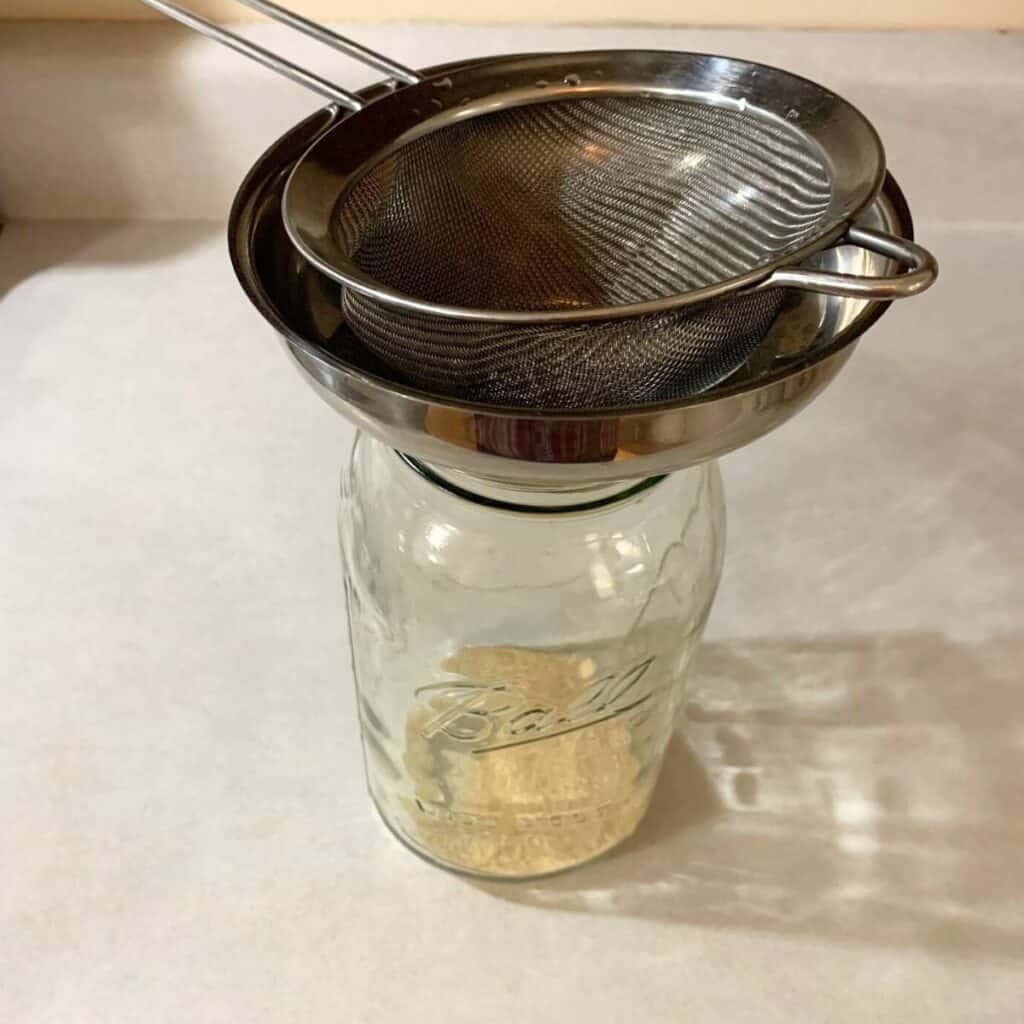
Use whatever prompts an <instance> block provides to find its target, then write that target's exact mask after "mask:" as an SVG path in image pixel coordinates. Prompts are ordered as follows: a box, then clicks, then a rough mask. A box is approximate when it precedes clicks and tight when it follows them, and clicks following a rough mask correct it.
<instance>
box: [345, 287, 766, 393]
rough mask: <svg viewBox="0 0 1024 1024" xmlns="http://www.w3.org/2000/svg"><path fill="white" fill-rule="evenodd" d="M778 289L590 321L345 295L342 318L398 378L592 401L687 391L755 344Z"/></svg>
mask: <svg viewBox="0 0 1024 1024" xmlns="http://www.w3.org/2000/svg"><path fill="white" fill-rule="evenodd" d="M784 295H785V292H784V291H783V290H782V289H780V288H771V289H767V290H765V291H758V292H748V293H746V294H743V295H737V296H734V297H729V298H725V299H719V300H717V301H715V302H711V303H708V304H706V305H704V306H700V307H697V308H695V309H692V310H683V311H679V312H677V311H673V312H670V313H656V314H652V315H648V316H642V317H630V318H626V319H622V320H607V321H599V322H597V323H578V324H559V325H553V326H533V325H526V326H524V325H521V324H481V323H475V322H466V321H463V320H453V319H444V318H441V317H435V316H429V315H423V314H418V313H408V312H406V311H404V310H396V309H395V308H394V307H389V306H386V305H384V304H383V303H379V302H376V301H374V300H373V299H368V298H367V297H366V296H364V295H361V294H360V293H358V292H355V291H352V290H347V291H346V292H345V293H344V298H343V307H344V312H345V316H346V318H347V319H348V322H349V325H350V326H351V328H352V329H353V331H355V333H356V334H357V335H358V336H359V337H360V338H361V339H362V341H363V343H364V344H365V345H366V347H367V348H368V349H369V350H370V351H371V352H373V353H374V354H375V355H376V356H378V357H379V358H380V359H381V360H383V361H384V362H385V363H386V364H387V365H388V366H389V367H391V368H392V369H393V370H394V371H395V372H396V373H397V374H398V375H400V376H401V378H403V379H404V380H405V381H406V382H407V383H409V384H411V385H413V386H414V387H421V388H425V389H426V390H428V391H431V392H434V393H436V394H443V395H448V396H449V397H452V398H463V399H467V400H470V401H475V402H483V403H486V404H491V405H502V406H516V407H523V408H536V409H574V410H582V409H599V408H609V407H611V406H621V405H636V404H641V403H644V402H657V401H667V400H669V399H673V398H682V397H685V396H687V395H691V394H696V393H697V392H700V391H703V390H704V389H705V388H709V387H711V386H712V385H713V384H715V383H717V382H718V381H719V380H721V379H722V378H723V377H726V376H728V374H729V373H731V372H732V371H733V370H734V369H736V367H738V366H739V365H740V364H741V363H743V362H744V361H745V360H746V358H747V357H748V356H749V355H750V354H751V352H753V351H754V349H755V348H756V347H757V346H758V344H759V343H760V342H761V339H762V338H763V337H764V336H765V334H766V333H767V332H768V328H769V327H771V324H772V321H773V320H774V319H775V316H776V315H777V313H778V311H779V308H780V306H781V305H782V300H783V298H784Z"/></svg>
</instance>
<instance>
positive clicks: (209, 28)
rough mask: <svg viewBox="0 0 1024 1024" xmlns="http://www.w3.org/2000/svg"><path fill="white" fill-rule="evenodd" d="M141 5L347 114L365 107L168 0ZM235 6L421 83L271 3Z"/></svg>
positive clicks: (258, 0)
mask: <svg viewBox="0 0 1024 1024" xmlns="http://www.w3.org/2000/svg"><path fill="white" fill-rule="evenodd" d="M142 3H144V4H147V5H148V6H150V7H152V8H153V9H154V10H157V11H159V12H160V13H161V14H166V15H167V17H168V18H173V19H174V20H175V21H180V22H181V24H182V25H186V26H187V27H188V28H190V29H193V30H194V31H196V32H198V33H200V35H204V36H206V37H207V38H208V39H213V40H214V41H215V42H218V43H220V44H221V45H222V46H227V47H228V48H229V49H232V50H234V51H235V52H236V53H240V54H242V55H243V56H245V57H248V58H249V59H250V60H254V61H256V63H257V64H262V65H263V66H264V67H266V68H270V69H271V70H272V71H276V72H277V73H278V74H280V75H284V77H285V78H287V79H290V80H291V81H293V82H297V83H298V84H299V85H303V86H305V87H306V88H307V89H311V90H312V91H313V92H315V93H319V94H320V95H321V96H326V97H327V98H328V99H329V100H333V101H334V102H335V103H339V104H341V106H343V107H348V108H349V110H361V109H362V108H363V106H364V105H365V104H364V102H363V100H361V99H360V98H359V97H358V96H357V95H356V94H355V93H353V92H349V90H348V89H343V88H342V87H341V86H340V85H336V84H335V83H334V82H329V81H328V80H327V79H326V78H321V77H320V75H317V74H314V73H313V72H312V71H308V70H307V69H306V68H304V67H300V66H299V65H298V64H294V63H293V62H292V61H290V60H286V59H285V58H284V57H281V56H279V55H278V54H276V53H273V52H272V51H271V50H267V49H265V48H264V47H262V46H257V45H256V43H251V42H249V40H248V39H243V38H242V36H240V35H237V34H236V33H234V32H229V31H228V30H227V29H225V28H221V27H220V25H217V24H215V23H214V22H212V21H208V20H207V19H206V18H201V17H200V16H199V15H198V14H193V13H192V12H191V11H188V10H186V9H185V8H184V7H180V6H178V4H176V3H171V2H170V0H142ZM238 3H240V4H243V5H244V6H246V7H251V8H252V9H253V10H254V11H259V12H260V13H261V14H265V15H267V17H269V18H273V19H274V21H278V22H280V23H281V24H282V25H287V26H288V27H289V28H293V29H295V30H296V31H298V32H301V33H303V35H307V36H310V37H311V38H313V39H316V40H317V41H318V42H321V43H324V44H326V45H327V46H330V47H332V48H333V49H335V50H338V51H340V52H341V53H344V54H347V55H348V56H349V57H354V58H355V59H356V60H358V61H359V62H360V63H362V64H366V65H367V66H369V67H371V68H376V69H377V70H378V71H383V72H384V73H385V74H387V75H390V76H391V77H392V78H397V79H398V80H399V81H401V82H405V83H406V84H407V85H413V84H415V83H416V82H419V81H421V78H420V76H419V75H418V74H416V72H415V71H412V70H410V69H409V68H407V67H405V66H404V65H402V64H397V63H395V61H393V60H391V59H390V58H389V57H385V56H384V55H383V54H381V53H377V52H376V51H375V50H370V49H368V48H367V47H365V46H363V45H362V44H360V43H357V42H356V41H355V40H353V39H347V38H346V37H345V36H341V35H338V33H337V32H332V31H331V30H330V29H329V28H325V27H324V26H323V25H318V24H317V23H316V22H315V21H310V20H309V19H308V18H304V17H303V16H302V15H301V14H296V13H295V12H294V11H289V10H288V9H287V8H285V7H281V6H279V5H278V4H275V3H271V2H270V0H238Z"/></svg>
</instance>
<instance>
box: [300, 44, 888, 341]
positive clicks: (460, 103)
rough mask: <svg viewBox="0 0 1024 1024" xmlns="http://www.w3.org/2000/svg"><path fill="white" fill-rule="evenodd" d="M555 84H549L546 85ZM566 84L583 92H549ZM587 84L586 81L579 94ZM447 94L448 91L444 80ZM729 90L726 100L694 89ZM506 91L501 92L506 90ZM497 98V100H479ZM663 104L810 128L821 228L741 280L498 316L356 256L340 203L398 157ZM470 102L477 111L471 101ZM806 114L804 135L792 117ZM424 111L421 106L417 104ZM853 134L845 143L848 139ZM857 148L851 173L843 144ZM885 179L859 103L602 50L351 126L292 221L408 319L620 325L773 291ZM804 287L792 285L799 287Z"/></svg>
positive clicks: (484, 79)
mask: <svg viewBox="0 0 1024 1024" xmlns="http://www.w3.org/2000/svg"><path fill="white" fill-rule="evenodd" d="M544 76H549V77H548V78H545V77H544ZM559 76H561V77H562V78H563V79H564V78H565V77H566V76H569V77H572V78H573V84H565V83H564V82H563V84H561V85H559V84H555V85H551V84H547V85H545V86H544V87H542V88H541V87H538V86H537V85H536V84H535V83H536V81H537V80H539V79H543V80H544V81H547V82H550V80H552V79H556V78H558V77H559ZM576 78H578V79H579V82H578V84H577V82H576ZM442 81H443V82H445V83H450V84H446V85H445V87H444V88H443V89H441V88H439V85H438V83H439V82H442ZM702 81H708V82H718V83H721V87H720V89H719V90H717V91H715V90H710V89H706V88H705V89H699V88H695V87H694V83H697V84H699V83H700V82H702ZM495 82H497V83H499V88H498V90H497V91H496V92H495V91H488V90H491V89H492V88H493V86H494V83H495ZM480 90H484V91H485V95H484V96H482V97H480V96H474V93H478V92H480ZM727 90H728V91H727ZM439 94H443V95H444V96H445V97H446V99H445V102H448V103H450V105H449V106H448V107H446V109H445V110H443V111H441V112H439V113H435V114H433V115H432V116H428V117H424V116H422V115H421V113H420V112H421V110H422V109H423V107H424V106H426V105H427V103H428V102H429V101H430V100H436V98H437V96H438V95H439ZM627 94H629V95H636V94H643V95H651V96H660V97H668V98H675V99H679V100H681V101H693V100H694V99H698V98H699V99H700V100H701V101H702V102H708V103H712V104H713V105H715V106H719V107H726V108H732V109H735V110H737V111H740V110H745V111H746V112H747V113H751V112H755V111H756V112H757V114H758V116H762V117H764V118H770V119H774V120H775V121H777V122H779V123H784V124H786V125H787V126H788V128H789V129H790V130H798V131H799V132H800V134H802V135H803V137H804V140H805V141H806V142H807V143H808V144H809V145H811V146H813V147H815V148H816V149H817V150H818V151H819V153H820V154H821V156H822V160H823V163H824V165H825V166H826V167H827V169H828V171H829V174H830V181H831V184H832V196H831V201H830V204H829V207H828V209H827V210H826V211H825V213H824V214H823V215H822V218H821V221H820V230H818V231H816V232H815V233H814V234H813V235H812V236H811V237H810V238H809V239H808V241H807V242H805V243H804V244H802V245H801V246H799V247H798V248H795V249H793V250H791V251H789V252H786V253H783V254H782V255H779V256H776V257H774V258H770V259H768V260H766V261H764V262H763V263H760V264H758V265H756V266H753V267H751V268H750V269H749V270H747V271H745V272H744V273H742V274H739V275H736V276H734V277H731V278H728V279H724V280H722V281H718V282H714V283H713V284H710V285H706V286H704V287H701V288H697V289H693V290H691V291H688V292H684V293H679V294H675V295H669V296H663V297H659V298H656V299H651V300H647V301H644V302H637V303H631V304H627V305H619V306H592V307H585V308H582V309H581V308H575V309H569V310H565V309H560V310H549V309H547V310H516V311H511V310H503V309H502V310H494V309H476V308H470V307H463V306H458V305H451V304H444V303H436V302H430V301H426V300H423V299H420V298H419V297H417V296H414V295H408V294H406V293H404V292H401V291H399V290H397V289H394V288H391V287H389V286H388V285H386V284H384V283H383V282H381V281H378V280H377V279H375V278H373V277H372V276H371V275H368V274H367V273H365V272H364V271H363V270H362V269H361V268H359V267H358V266H356V265H355V264H354V263H353V262H352V260H351V259H349V258H348V257H347V255H346V254H345V252H344V251H343V249H342V248H341V246H340V245H339V244H338V240H337V238H336V236H335V233H334V229H333V222H334V219H335V218H334V211H335V209H336V206H337V202H338V199H339V197H340V196H342V195H343V194H344V193H345V191H346V190H347V189H348V188H350V187H351V185H352V183H353V182H354V181H356V180H358V178H359V177H361V176H362V175H363V174H365V173H366V172H367V170H368V169H369V168H370V167H372V166H374V165H375V164H376V163H378V162H379V161H380V160H381V159H384V158H386V156H387V155H389V154H390V153H391V152H393V151H394V149H395V148H398V147H400V146H402V145H405V144H407V143H408V142H411V141H413V140H414V139H415V138H417V137H420V136H421V135H423V134H425V133H427V132H430V131H436V130H440V129H442V128H444V127H446V126H448V125H450V124H453V123H456V122H457V121H460V120H463V119H465V118H467V117H475V116H481V115H483V114H486V113H489V112H493V111H494V110H498V109H507V108H508V107H511V106H519V105H523V104H525V103H543V102H549V101H551V100H561V99H579V98H592V97H595V96H608V95H627ZM466 100H468V102H464V101H466ZM794 103H796V104H798V105H800V106H802V107H803V113H802V115H801V116H802V118H803V121H804V123H803V124H802V125H800V126H799V128H796V127H795V126H794V124H793V123H792V122H790V121H788V120H787V119H786V118H785V117H784V113H785V111H786V110H789V109H797V108H796V107H794V106H793V104H794ZM416 104H420V105H419V106H417V105H416ZM844 133H845V134H844ZM844 142H849V143H850V144H851V152H847V153H846V157H847V158H848V159H847V163H848V164H850V166H842V165H841V164H842V159H843V155H844V150H843V143H844ZM884 174H885V153H884V149H883V146H882V143H881V140H880V139H879V137H878V134H877V132H876V131H875V129H874V127H873V126H872V125H871V123H870V121H868V119H867V118H866V117H865V116H864V115H863V114H862V113H861V112H860V111H859V110H858V109H857V108H856V107H855V106H853V105H852V104H851V103H849V101H847V100H845V99H843V98H841V97H839V96H837V95H836V94H834V93H832V92H830V91H829V90H827V89H825V88H824V87H823V86H821V85H819V84H818V83H815V82H813V81H811V80H810V79H807V78H803V77H802V76H799V75H794V74H793V73H792V72H789V71H786V70H783V69H780V68H776V67H772V66H771V65H767V64H758V63H755V62H752V61H743V60H739V59H737V58H732V57H725V56H719V55H715V54H699V53H686V52H677V51H669V50H594V51H580V52H572V53H557V54H533V55H527V56H525V57H524V56H522V55H518V56H511V57H504V58H493V59H491V60H488V61H484V62H482V63H481V64H474V65H471V66H469V67H466V68H458V69H456V70H454V71H451V72H445V73H444V74H440V73H438V74H433V75H431V76H430V77H425V78H424V79H423V80H422V81H421V82H419V83H416V84H413V85H405V86H403V87H401V88H400V89H398V90H395V91H392V92H391V93H389V94H387V95H385V96H383V97H381V98H379V99H377V100H375V101H374V102H373V103H371V104H367V105H366V106H364V107H363V108H362V110H360V111H357V112H356V113H354V114H350V115H348V116H346V117H345V118H344V119H343V120H342V121H340V122H339V123H338V124H336V125H334V126H333V127H331V128H330V129H328V130H327V131H325V132H324V134H323V135H322V136H321V137H320V138H318V139H317V140H315V141H314V142H313V144H312V145H311V146H310V147H309V149H308V150H307V151H306V153H305V154H304V155H303V157H302V158H301V159H300V160H299V161H298V162H297V164H296V166H295V167H294V168H293V169H292V171H291V173H290V175H289V177H288V181H287V183H286V185H285V190H284V201H283V208H282V209H283V217H284V221H285V227H286V230H287V231H288V234H289V237H290V238H291V240H292V243H293V244H294V245H295V246H296V248H298V249H299V250H300V251H301V252H302V253H303V255H304V256H305V257H306V258H307V259H308V260H309V261H310V262H311V263H312V264H313V265H314V266H316V267H317V269H319V270H320V271H321V272H322V273H324V274H326V275H327V276H329V277H331V278H332V279H334V280H335V281H337V282H338V283H339V284H341V285H343V286H344V287H349V288H352V289H353V290H355V291H358V292H360V293H362V294H363V295H366V296H368V297H370V298H372V299H374V300H376V301H379V302H382V303H384V304H387V305H390V306H394V307H397V308H400V309H404V310H407V311H412V312H417V313H425V314H430V315H436V316H440V317H445V318H449V319H461V320H473V321H478V322H493V323H520V324H522V323H530V324H549V323H572V322H586V321H593V320H614V319H620V318H626V317H632V316H638V315H643V314H648V313H658V312H665V311H668V310H672V309H680V308H683V307H685V306H692V305H699V304H701V303H704V302H708V301H710V300H713V299H716V298H720V297H722V296H724V295H726V294H730V293H733V292H736V291H739V290H741V289H746V288H749V287H752V286H761V287H765V286H771V281H770V278H771V275H772V274H773V273H775V272H776V271H786V272H787V273H789V275H790V276H792V274H793V273H794V271H792V270H790V269H789V268H792V267H794V266H795V265H796V264H798V263H800V262H802V261H803V260H805V259H806V258H807V257H808V256H810V255H812V254H813V253H815V252H818V251H820V250H821V249H824V248H827V247H828V246H829V245H831V244H833V243H835V242H836V241H837V240H838V239H839V238H841V237H842V236H843V235H844V234H845V232H846V231H847V229H848V228H849V226H850V225H851V223H852V222H853V221H854V220H855V219H856V217H857V215H858V214H859V213H860V212H861V211H862V210H863V209H864V208H866V207H867V206H868V205H869V204H870V203H871V202H872V201H873V200H874V199H875V197H876V196H877V194H878V190H879V189H880V187H881V184H882V181H883V179H884ZM792 283H793V282H792V281H789V282H787V284H792Z"/></svg>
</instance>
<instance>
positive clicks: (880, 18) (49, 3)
mask: <svg viewBox="0 0 1024 1024" xmlns="http://www.w3.org/2000/svg"><path fill="white" fill-rule="evenodd" d="M287 2H289V3H291V5H292V6H293V7H294V8H295V9H296V10H299V11H301V12H303V13H304V14H308V15H310V16H312V17H316V18H321V19H334V20H338V21H352V20H374V21H377V20H380V21H383V20H390V19H407V20H430V21H440V20H457V21H465V22H474V21H475V22H481V21H483V22H488V21H493V22H499V21H506V22H525V21H535V22H544V21H546V22H555V23H563V24H564V23H568V22H575V23H580V22H582V23H602V22H603V23H615V22H620V23H632V24H637V23H645V22H646V23H659V24H666V25H774V26H798V27H808V28H817V27H836V28H854V27H860V28H907V27H927V28H933V27H934V28H938V27H953V26H957V27H970V28H1024V0H845V2H835V0H833V2H831V3H824V2H812V0H683V2H680V0H614V2H613V0H560V2H559V3H557V4H553V3H551V0H429V2H428V0H287ZM191 6H192V7H193V9H194V10H197V11H199V12H201V13H204V14H210V15H213V16H216V17H218V18H225V19H226V18H232V19H236V20H244V19H246V18H248V17H251V16H252V15H251V12H249V11H247V10H246V9H245V8H243V7H240V6H239V5H237V4H234V3H231V2H230V0H192V3H191ZM151 16H152V17H158V15H154V14H153V12H151V11H149V10H148V9H147V8H146V7H144V6H143V5H142V4H141V3H140V2H139V0H0V17H8V18H119V19H120V18H145V17H151Z"/></svg>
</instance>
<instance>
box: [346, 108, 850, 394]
mask: <svg viewBox="0 0 1024 1024" xmlns="http://www.w3.org/2000/svg"><path fill="white" fill-rule="evenodd" d="M830 194H831V193H830V183H829V175H828V171H827V168H826V166H825V164H824V161H823V158H822V156H821V154H820V153H819V152H818V151H817V149H815V148H813V147H812V146H811V145H810V144H808V143H807V142H806V140H805V139H804V137H803V136H802V135H800V134H799V133H798V132H796V131H795V130H793V129H792V128H790V127H789V126H788V125H787V124H785V123H784V122H780V121H775V120H770V119H767V118H765V117H761V116H753V115H751V114H746V113H741V112H740V111H738V110H736V109H734V108H726V107H716V106H711V105H708V104H705V103H697V102H682V101H679V100H668V99H658V98H651V97H642V96H635V97H634V96H615V97H597V98H583V99H575V100H572V99H570V100H559V101H555V102H548V103H540V104H533V105H528V106H521V107H514V108H510V109H505V110H501V111H497V112H494V113H492V114H488V115H484V116H480V117H475V118H472V119H469V120H467V121H464V122H456V123H454V124H452V125H449V126H448V127H445V128H443V129H440V130H438V131H435V132H433V133H430V134H427V135H424V136H422V137H420V138H418V139H416V140H414V141H413V142H411V143H409V144H407V145H405V146H404V147H402V148H401V149H399V150H397V151H396V152H394V153H393V154H391V155H390V156H388V157H387V158H385V159H384V160H383V161H382V162H380V163H379V164H377V165H375V166H374V167H373V168H371V169H370V170H369V171H368V172H367V173H366V174H365V175H364V176H362V177H361V178H360V179H359V180H358V181H357V182H355V184H354V185H352V186H351V187H350V188H349V189H348V190H347V191H346V192H345V193H343V194H342V196H341V197H340V198H339V201H338V205H337V208H336V218H335V225H336V231H337V233H338V239H339V242H340V243H341V245H342V247H343V249H344V250H345V251H346V252H347V253H348V254H349V255H350V256H351V258H352V259H353V261H354V262H355V264H356V265H357V266H359V267H360V268H361V269H362V270H363V271H364V272H366V273H368V274H370V275H372V276H373V277H374V278H375V279H376V280H378V281H379V282H382V283H384V284H386V285H388V286H390V287H391V288H393V289H396V290H398V291H401V292H404V293H405V294H407V295H411V296H414V297H416V298H418V299H421V300H426V301H430V302H436V303H444V304H448V305H458V306H467V307H473V308H481V309H491V310H505V311H509V310H518V311H522V310H545V311H546V310H572V309H583V308H587V307H594V306H616V305H623V304H627V303H634V302H643V301H647V300H651V299H656V298H661V297H664V296H668V295H674V294H679V293H683V292H687V291H690V290H692V289H694V288H698V287H701V286H704V285H708V284H713V283H716V282H720V281H723V280H728V279H730V278H732V277H735V276H737V275H739V274H742V273H744V272H746V271H748V270H750V269H752V268H754V267H756V266H758V265H762V264H764V263H767V262H770V261H772V260H774V259H776V258H778V257H779V256H782V255H784V254H785V253H787V252H789V251H792V250H794V249H797V248H799V247H800V246H801V245H803V244H805V243H806V242H807V241H809V240H810V239H811V238H813V237H814V236H815V235H816V234H817V233H819V232H820V230H821V223H822V219H823V217H824V215H825V213H826V210H827V208H828V204H829V199H830ZM781 299H782V293H781V292H778V291H777V290H776V291H766V292H762V293H757V294H750V295H747V296H742V297H739V296H734V297H731V298H729V299H725V300H721V299H720V300H716V301H714V302H710V303H706V304H705V305H703V306H701V307H698V308H692V309H687V310H683V311H677V312H672V313H663V314H656V315H651V316H644V317H633V318H626V319H617V320H606V321H600V322H590V323H579V324H552V325H542V324H537V325H533V324H530V325H521V324H505V325H501V324H493V323H486V322H476V321H461V320H455V319H451V318H445V317H441V316H436V315H425V314H415V313H409V312H408V311H405V310H403V309H401V308H399V307H396V306H394V305H391V304H385V303H381V302H378V301H375V300H371V299H368V298H366V297H364V296H360V295H357V294H355V293H353V292H349V293H348V294H347V296H346V299H345V307H346V314H347V315H348V316H349V318H350V321H351V324H352V327H353V329H354V330H355V331H356V332H357V333H358V334H359V335H360V336H361V337H362V338H363V340H364V341H365V343H366V344H367V346H368V347H369V348H371V349H372V350H373V351H374V352H375V353H376V354H377V355H379V356H380V357H381V358H383V359H385V360H386V361H387V362H388V363H389V364H390V365H392V366H394V367H395V369H396V370H398V371H399V372H400V373H402V375H403V376H404V377H405V378H406V379H407V380H408V381H409V382H410V383H412V384H417V385H420V386H429V387H430V388H431V389H433V390H436V389H437V388H439V387H441V388H443V390H444V392H445V393H447V394H450V395H453V396H456V397H464V398H470V399H475V400H479V401H487V402H501V403H503V404H512V405H519V406H532V405H544V406H546V407H562V408H575V409H579V408H587V407H593V406H596V405H609V404H622V403H626V402H637V401H649V400H658V399H661V398H674V397H680V396H681V395H685V394H690V393H693V392H695V391H699V390H701V389H702V388H705V387H708V386H710V385H711V384H713V383H715V381H717V380H719V379H721V378H722V377H723V376H725V375H726V374H727V373H728V372H729V371H731V370H732V369H734V368H735V367H736V366H738V365H739V364H740V363H741V362H743V360H744V359H745V358H746V357H747V356H748V355H749V354H750V352H751V351H752V350H753V348H754V347H755V346H756V345H757V343H758V342H759V341H760V339H761V338H762V337H763V335H764V333H765V332H766V331H767V329H768V327H769V326H770V324H771V321H772V318H773V317H774V315H775V313H776V312H777V310H778V307H779V305H780V303H781Z"/></svg>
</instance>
